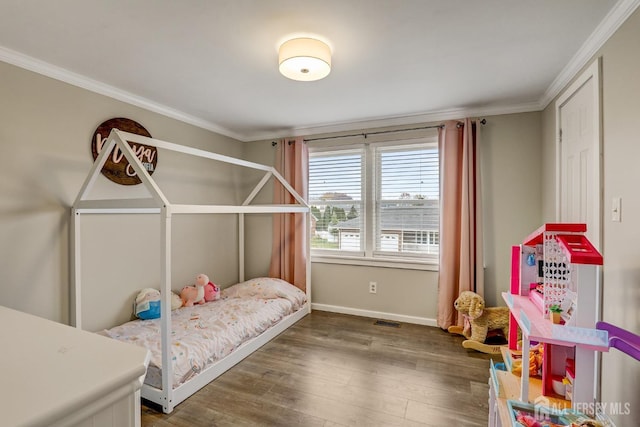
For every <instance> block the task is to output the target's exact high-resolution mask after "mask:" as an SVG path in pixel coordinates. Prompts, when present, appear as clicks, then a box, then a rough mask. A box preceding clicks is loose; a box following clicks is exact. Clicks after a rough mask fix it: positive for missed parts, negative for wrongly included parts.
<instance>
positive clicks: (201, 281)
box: [180, 274, 209, 307]
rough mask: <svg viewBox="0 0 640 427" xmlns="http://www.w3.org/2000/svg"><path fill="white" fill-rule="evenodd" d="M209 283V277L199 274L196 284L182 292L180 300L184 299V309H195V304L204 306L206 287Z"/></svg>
mask: <svg viewBox="0 0 640 427" xmlns="http://www.w3.org/2000/svg"><path fill="white" fill-rule="evenodd" d="M208 283H209V277H208V276H207V275H206V274H198V275H197V276H196V283H195V284H194V285H193V286H185V287H184V288H182V290H181V291H180V299H182V306H183V307H193V305H194V304H204V303H205V302H206V300H205V298H204V294H205V286H206V285H207V284H208Z"/></svg>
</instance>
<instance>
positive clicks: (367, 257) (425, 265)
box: [309, 134, 440, 271]
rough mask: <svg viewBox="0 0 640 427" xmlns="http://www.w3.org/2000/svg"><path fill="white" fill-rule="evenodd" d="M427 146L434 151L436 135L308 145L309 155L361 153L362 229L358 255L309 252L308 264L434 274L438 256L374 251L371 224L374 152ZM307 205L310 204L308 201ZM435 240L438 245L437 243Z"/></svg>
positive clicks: (375, 190)
mask: <svg viewBox="0 0 640 427" xmlns="http://www.w3.org/2000/svg"><path fill="white" fill-rule="evenodd" d="M424 144H429V145H433V146H435V147H436V148H437V144H438V138H437V134H436V135H434V134H431V135H429V136H425V137H420V138H411V139H398V140H380V141H372V142H364V143H356V144H335V143H334V144H330V143H326V142H324V143H320V144H313V143H309V155H310V156H312V155H313V154H315V153H322V154H324V153H326V154H329V153H340V152H343V151H351V150H362V169H361V173H362V181H361V188H362V190H361V199H362V201H361V205H362V212H361V217H362V225H361V227H362V228H361V233H362V234H363V235H364V236H363V237H364V241H363V242H362V238H361V248H360V249H361V250H360V251H338V250H333V249H329V250H326V249H325V250H323V249H314V248H311V262H314V263H326V264H344V265H363V266H374V267H384V268H401V269H411V270H430V271H438V269H439V256H438V255H437V254H436V255H421V254H408V253H398V254H395V253H392V252H384V251H376V250H375V246H376V241H375V237H376V236H375V234H376V224H375V208H376V198H377V195H376V192H377V191H378V189H377V185H378V184H377V180H378V179H377V177H376V173H377V170H376V168H377V165H376V148H379V147H384V148H388V147H391V148H392V147H394V146H398V147H399V146H408V145H424ZM310 203H311V201H310ZM439 240H440V239H439V236H438V241H439Z"/></svg>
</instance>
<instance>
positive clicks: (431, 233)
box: [375, 144, 440, 254]
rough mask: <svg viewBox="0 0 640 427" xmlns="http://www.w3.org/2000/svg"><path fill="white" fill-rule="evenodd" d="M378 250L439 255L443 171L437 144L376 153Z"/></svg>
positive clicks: (392, 148) (387, 149)
mask: <svg viewBox="0 0 640 427" xmlns="http://www.w3.org/2000/svg"><path fill="white" fill-rule="evenodd" d="M376 168H377V172H378V173H377V177H378V180H377V194H376V211H375V216H376V221H375V223H376V233H375V235H376V250H377V251H382V252H391V253H414V254H437V253H438V250H439V240H440V239H439V228H440V216H439V198H440V183H439V168H438V150H437V147H436V146H435V145H434V144H421V145H418V146H415V145H414V146H404V147H389V148H387V147H384V148H378V149H377V150H376Z"/></svg>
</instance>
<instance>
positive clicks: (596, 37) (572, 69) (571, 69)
mask: <svg viewBox="0 0 640 427" xmlns="http://www.w3.org/2000/svg"><path fill="white" fill-rule="evenodd" d="M638 6H640V0H620V1H618V3H616V5H615V6H614V7H613V8H612V9H611V10H610V11H609V13H608V14H607V16H605V17H604V19H603V20H602V22H600V24H599V25H598V27H596V29H595V31H594V32H593V33H592V34H591V35H590V36H589V38H588V39H587V40H586V41H585V42H584V44H583V45H582V46H581V47H580V49H579V50H578V52H576V54H575V55H574V56H573V58H571V60H570V61H569V63H568V64H567V65H566V66H565V67H564V68H563V69H562V71H561V72H560V74H558V76H557V77H556V78H555V80H554V81H553V82H552V83H551V85H550V86H549V87H548V88H547V90H546V91H545V93H544V95H543V96H542V97H541V98H540V109H541V110H543V109H545V108H547V106H548V105H549V103H550V102H551V101H553V99H554V98H555V97H556V96H557V95H558V94H559V93H560V92H561V91H562V89H563V88H564V87H565V86H566V85H567V84H569V82H570V81H571V79H573V78H574V77H575V75H576V74H577V73H578V72H579V71H580V70H581V69H582V67H584V66H585V65H586V64H587V63H588V62H589V61H590V60H591V58H593V56H594V55H595V54H596V52H597V51H598V50H599V49H600V48H601V47H602V46H603V45H604V44H605V43H606V41H607V40H609V38H610V37H611V36H612V35H613V33H615V32H616V31H617V30H618V28H620V26H621V25H622V24H623V23H624V22H625V21H626V20H627V18H629V16H631V14H632V13H633V12H635V10H636V9H637V8H638Z"/></svg>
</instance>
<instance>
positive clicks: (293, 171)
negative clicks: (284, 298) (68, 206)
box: [269, 138, 309, 291]
mask: <svg viewBox="0 0 640 427" xmlns="http://www.w3.org/2000/svg"><path fill="white" fill-rule="evenodd" d="M275 168H276V170H277V171H278V172H279V173H280V174H281V175H282V176H283V177H284V179H285V180H286V181H287V182H288V183H289V184H290V185H291V186H292V187H293V188H294V189H295V190H296V191H297V192H298V194H300V196H302V198H303V199H305V200H307V189H308V185H309V151H308V149H307V145H306V144H305V143H304V141H303V140H302V138H296V139H295V140H293V139H291V140H288V139H287V140H282V141H279V142H278V147H277V149H276V162H275ZM273 202H274V203H276V204H285V203H295V199H294V198H293V196H291V195H290V194H289V192H288V191H287V190H286V189H285V188H284V187H283V186H282V185H281V184H280V183H279V182H278V181H274V197H273ZM306 224H307V221H306V215H305V214H301V213H295V214H294V213H283V214H274V218H273V244H272V251H271V266H270V268H269V276H271V277H278V278H280V279H283V280H286V281H287V282H289V283H292V284H294V285H295V286H297V287H298V288H300V289H302V290H303V291H304V290H306V282H307V280H306V279H307V230H306Z"/></svg>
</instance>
